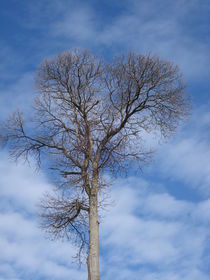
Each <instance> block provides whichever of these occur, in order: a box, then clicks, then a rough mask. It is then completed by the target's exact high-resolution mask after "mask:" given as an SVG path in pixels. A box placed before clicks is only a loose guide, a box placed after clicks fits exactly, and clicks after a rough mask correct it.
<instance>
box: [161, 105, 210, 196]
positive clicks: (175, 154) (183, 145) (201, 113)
mask: <svg viewBox="0 0 210 280" xmlns="http://www.w3.org/2000/svg"><path fill="white" fill-rule="evenodd" d="M209 124H210V114H209V109H208V105H207V106H203V107H201V108H199V109H197V110H195V111H194V114H193V116H192V118H191V120H190V122H188V124H187V128H186V127H184V128H183V130H182V131H180V134H178V135H177V137H176V138H175V139H174V141H172V142H171V143H169V144H168V145H166V146H164V147H163V148H162V149H161V150H160V152H159V158H158V162H159V170H161V172H162V174H163V176H164V177H167V178H170V179H174V180H180V181H182V182H185V183H186V185H187V186H188V187H189V188H190V187H192V188H194V189H195V188H196V189H198V190H199V191H200V192H201V193H203V194H204V195H207V194H208V195H209V194H210V162H209V158H210V146H209V144H210V141H209Z"/></svg>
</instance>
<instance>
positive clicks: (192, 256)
mask: <svg viewBox="0 0 210 280" xmlns="http://www.w3.org/2000/svg"><path fill="white" fill-rule="evenodd" d="M133 184H135V188H134V185H133ZM145 185H148V182H144V181H143V180H141V179H132V180H131V181H129V180H128V181H127V185H126V184H125V183H124V187H122V186H121V182H120V181H118V182H117V184H116V186H114V187H115V190H114V197H115V200H116V201H117V205H118V207H115V208H114V209H112V211H111V212H110V213H109V215H108V216H107V217H106V219H105V221H104V224H102V236H103V239H102V240H103V241H102V245H103V249H104V250H106V253H107V255H106V256H105V257H104V258H105V260H104V262H105V264H104V266H105V267H109V268H110V270H109V271H108V272H105V271H104V273H105V275H106V277H107V278H106V277H105V279H109V277H111V275H112V277H114V278H118V279H127V278H126V277H128V275H129V273H130V277H131V278H132V279H138V275H141V279H144V280H146V279H186V280H190V279H198V278H196V277H200V278H199V279H208V274H207V273H206V271H205V269H206V268H205V266H203V268H201V264H202V262H204V260H203V258H204V257H206V256H205V251H206V250H207V248H208V244H207V240H208V235H209V234H208V232H209V225H208V224H206V222H204V221H203V219H202V216H203V215H204V214H205V211H206V210H205V206H204V205H206V206H207V205H208V206H207V207H209V205H210V201H203V202H200V203H189V202H187V201H184V200H177V199H176V198H174V197H172V196H170V195H169V194H167V193H162V192H161V193H156V192H155V189H151V188H149V187H148V188H145ZM142 186H143V189H144V190H143V191H142ZM138 188H139V189H138ZM201 209H203V210H201ZM202 211H204V212H203V213H202ZM206 218H207V220H208V222H209V218H210V217H206ZM119 267H120V269H119ZM177 268H178V269H177ZM192 268H193V269H192ZM152 271H153V272H152Z"/></svg>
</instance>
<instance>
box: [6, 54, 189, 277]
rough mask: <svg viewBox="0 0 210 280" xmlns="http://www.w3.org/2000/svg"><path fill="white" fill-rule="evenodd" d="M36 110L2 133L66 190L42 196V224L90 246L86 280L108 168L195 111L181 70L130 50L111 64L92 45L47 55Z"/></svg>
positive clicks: (118, 166)
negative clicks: (47, 169) (152, 134)
mask: <svg viewBox="0 0 210 280" xmlns="http://www.w3.org/2000/svg"><path fill="white" fill-rule="evenodd" d="M36 84H37V89H38V91H37V95H36V97H35V102H34V106H33V112H34V114H33V117H32V119H31V120H30V122H27V123H26V125H25V123H24V120H23V117H22V114H21V113H20V112H16V113H14V114H13V115H12V116H11V118H10V119H9V120H8V121H7V122H6V123H5V126H4V130H3V133H2V139H3V140H4V141H6V142H7V144H8V147H9V150H10V153H11V156H12V157H14V158H15V159H18V158H19V157H24V158H25V159H26V160H29V159H30V157H31V156H33V157H35V158H36V160H37V162H38V164H39V165H40V163H41V162H42V160H43V159H44V162H45V163H46V162H47V163H48V164H49V166H50V168H51V169H52V170H53V172H54V174H55V177H56V179H57V180H59V188H58V190H59V189H60V190H61V193H60V194H58V195H57V196H50V195H47V196H45V198H44V199H43V201H42V203H41V207H42V212H41V218H42V225H43V227H44V228H45V229H47V230H48V231H49V232H50V233H51V234H52V235H53V236H54V237H67V238H71V239H72V240H73V241H74V242H75V243H76V244H77V245H79V248H80V249H79V255H80V253H81V251H82V250H86V249H87V255H88V257H87V265H88V279H89V280H99V279H100V273H99V221H98V207H99V204H100V202H99V199H98V196H99V193H100V191H101V190H103V188H104V187H105V182H104V177H103V174H104V172H109V173H110V174H113V175H116V174H119V172H124V171H125V170H127V168H128V165H129V163H131V162H133V161H135V162H139V163H142V162H144V161H145V160H147V159H148V156H149V154H150V153H149V152H148V151H146V150H145V149H144V148H143V145H142V135H144V133H145V132H147V133H150V132H154V131H158V132H159V133H160V134H161V135H162V136H163V137H168V136H169V135H170V134H171V133H172V132H173V131H174V130H175V129H176V127H177V125H178V124H179V122H180V120H182V119H183V118H184V117H185V116H186V114H187V112H188V111H189V102H188V100H187V99H186V96H185V86H184V84H183V81H182V76H181V74H180V72H179V70H178V68H177V67H176V66H174V65H173V64H171V63H169V62H167V61H165V60H161V59H160V58H158V57H152V56H149V55H148V56H147V55H137V54H134V53H129V54H126V55H124V56H120V57H118V58H116V59H115V60H114V62H113V63H107V62H105V61H103V60H102V59H98V58H97V57H95V56H93V55H92V54H90V53H89V52H87V51H79V50H76V51H73V52H66V53H63V54H61V55H58V56H57V57H55V58H54V59H51V60H45V61H44V62H43V63H42V64H41V66H40V68H39V70H38V73H37V76H36Z"/></svg>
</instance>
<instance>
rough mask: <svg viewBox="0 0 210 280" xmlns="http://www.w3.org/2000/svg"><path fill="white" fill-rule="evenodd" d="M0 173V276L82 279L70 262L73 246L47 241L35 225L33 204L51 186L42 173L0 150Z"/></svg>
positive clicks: (81, 274) (74, 250)
mask: <svg viewBox="0 0 210 280" xmlns="http://www.w3.org/2000/svg"><path fill="white" fill-rule="evenodd" d="M32 167H33V164H32ZM0 174H1V177H0V189H1V192H0V250H1V252H4V254H1V256H0V279H1V277H3V278H2V279H21V280H23V279H43V277H44V279H69V278H70V279H75V280H79V279H84V278H85V270H84V269H82V270H78V269H77V266H75V265H74V264H72V257H73V256H74V255H75V254H76V249H75V248H74V247H73V246H72V245H71V244H70V243H68V242H61V241H60V242H51V241H48V240H47V239H45V234H44V233H43V232H41V230H40V229H39V227H38V221H37V218H36V212H37V211H38V209H37V207H36V205H37V203H38V201H39V199H40V198H41V196H42V194H43V193H44V192H45V191H49V190H51V189H52V186H51V185H50V183H49V182H47V179H46V178H45V176H44V175H43V174H41V173H34V172H33V170H32V169H31V168H29V167H28V166H27V165H23V164H21V163H20V164H19V165H18V166H16V165H15V164H14V163H11V162H9V161H8V160H7V159H6V155H3V153H2V157H1V160H0Z"/></svg>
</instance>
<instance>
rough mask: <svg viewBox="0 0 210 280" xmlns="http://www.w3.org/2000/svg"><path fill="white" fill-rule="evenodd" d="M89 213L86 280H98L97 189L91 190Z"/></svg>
mask: <svg viewBox="0 0 210 280" xmlns="http://www.w3.org/2000/svg"><path fill="white" fill-rule="evenodd" d="M91 191H92V192H91V195H90V197H89V199H90V212H89V255H88V261H87V262H88V280H100V272H99V222H98V203H97V187H96V186H95V187H94V188H93V189H92V190H91Z"/></svg>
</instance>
